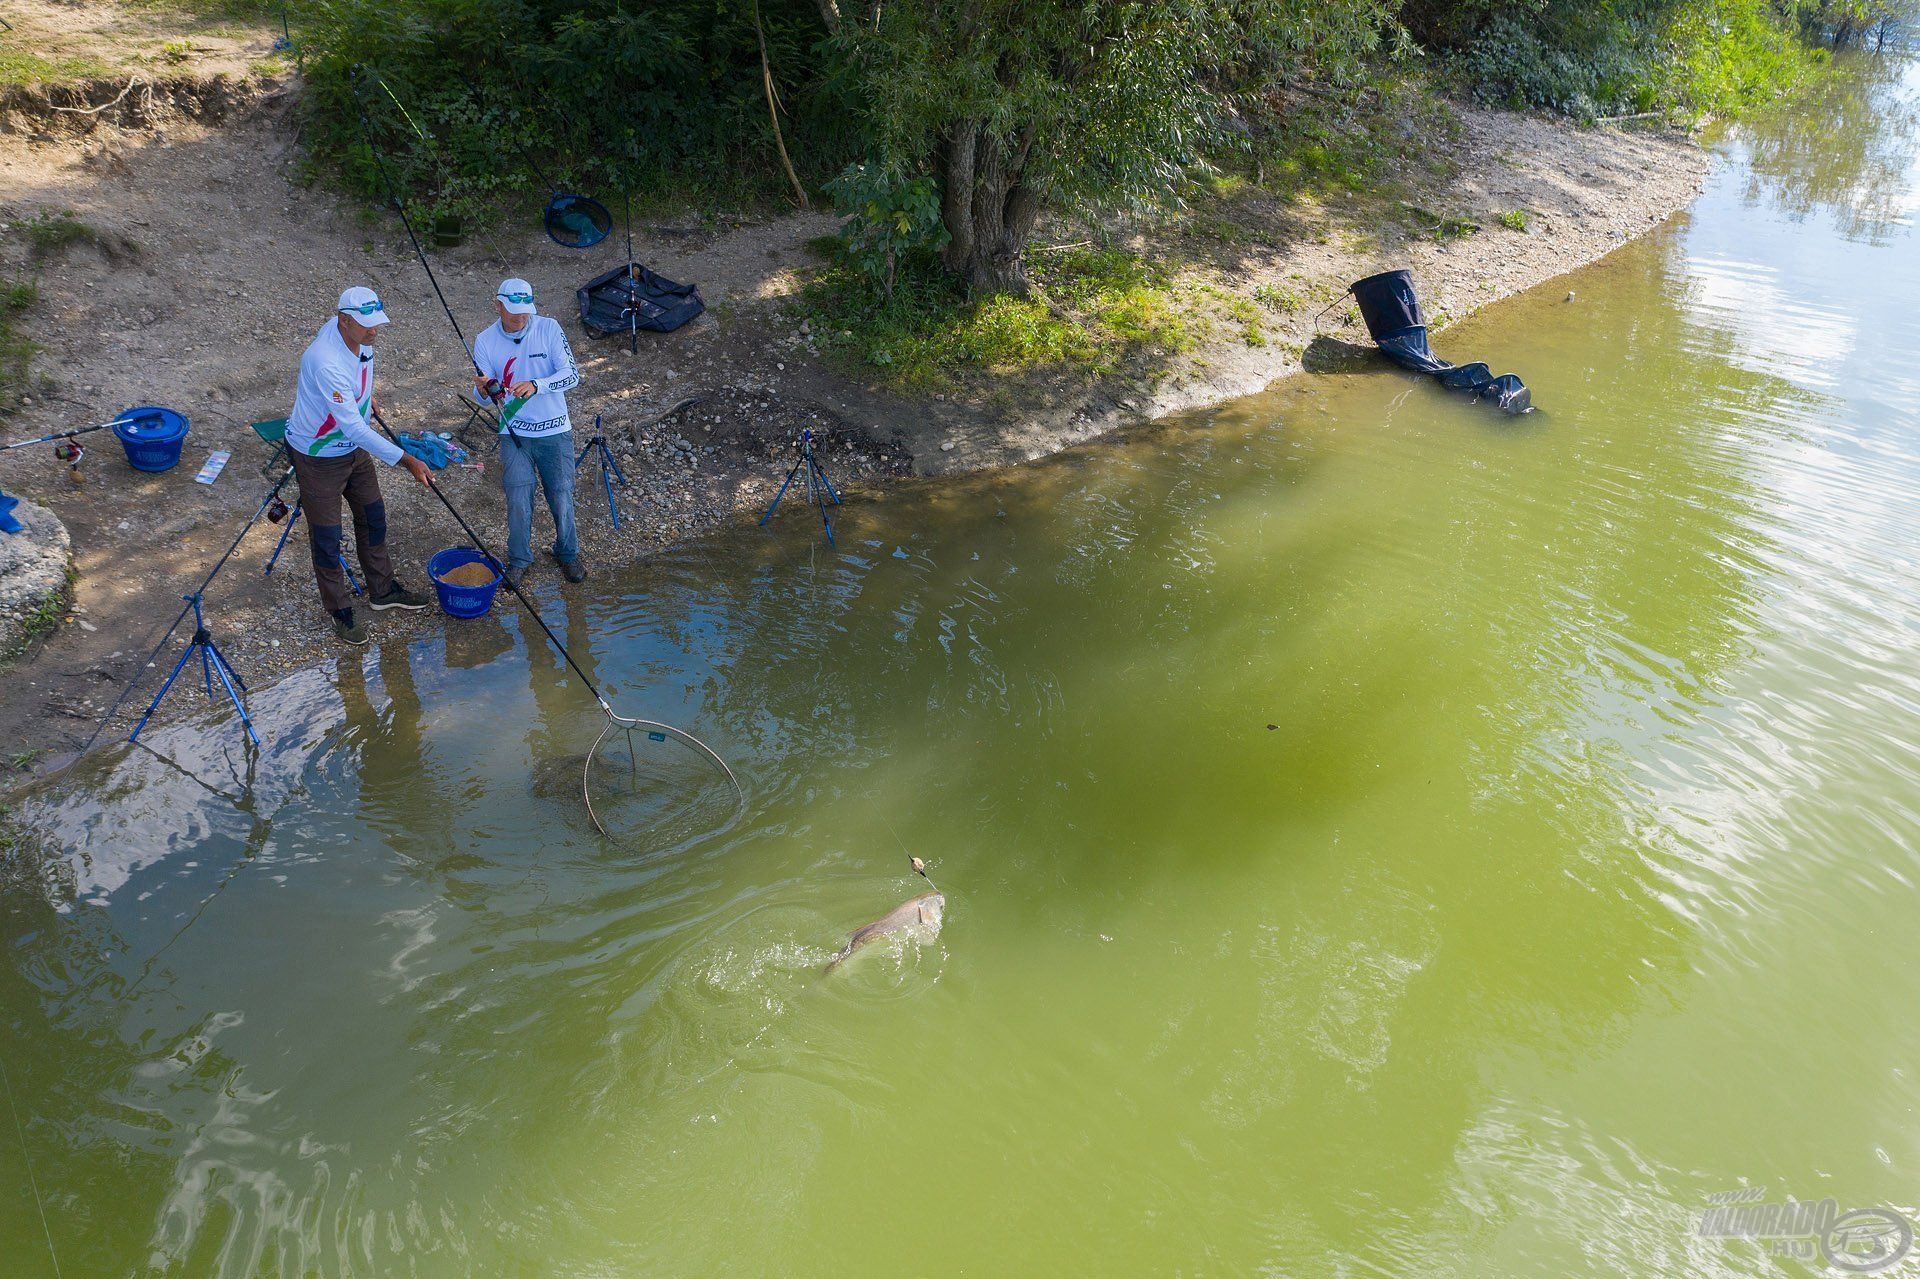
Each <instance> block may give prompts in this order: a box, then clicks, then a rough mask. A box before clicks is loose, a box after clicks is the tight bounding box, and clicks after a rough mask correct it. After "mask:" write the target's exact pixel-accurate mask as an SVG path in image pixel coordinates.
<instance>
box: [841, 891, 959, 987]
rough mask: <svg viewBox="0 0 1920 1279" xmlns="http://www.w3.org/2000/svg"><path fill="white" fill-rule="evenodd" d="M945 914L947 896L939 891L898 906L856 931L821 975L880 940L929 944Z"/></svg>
mask: <svg viewBox="0 0 1920 1279" xmlns="http://www.w3.org/2000/svg"><path fill="white" fill-rule="evenodd" d="M946 913H947V895H946V894H945V893H942V892H939V891H938V890H936V891H934V892H931V893H922V894H921V895H920V896H918V897H915V898H913V899H911V900H909V901H904V902H901V903H900V904H899V905H898V906H895V907H894V908H893V909H892V910H890V911H888V912H887V913H886V914H884V915H882V916H880V918H878V919H876V920H874V921H873V922H872V923H871V924H867V925H865V926H863V927H861V928H857V929H855V930H854V931H853V934H852V935H851V936H849V937H848V938H847V944H846V945H844V946H842V947H841V948H840V953H839V954H837V955H835V956H834V957H833V958H832V959H830V960H828V961H827V966H826V968H825V969H824V970H823V971H825V972H832V971H833V970H834V969H835V968H838V967H839V966H840V965H841V964H843V963H845V962H846V961H847V959H848V958H849V957H850V956H851V955H852V954H853V953H854V952H855V951H857V950H859V949H860V948H861V947H863V946H866V945H868V944H869V943H872V942H876V941H880V940H881V939H882V938H886V937H892V936H895V935H901V936H905V937H909V938H911V939H912V940H914V941H916V942H921V943H925V942H930V941H932V940H933V939H934V938H936V937H938V936H939V935H940V922H941V920H942V919H944V918H945V917H946Z"/></svg>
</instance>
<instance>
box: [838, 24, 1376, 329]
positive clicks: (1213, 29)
mask: <svg viewBox="0 0 1920 1279" xmlns="http://www.w3.org/2000/svg"><path fill="white" fill-rule="evenodd" d="M818 3H819V6H820V11H821V16H822V19H823V21H824V22H825V23H826V24H827V26H828V28H829V30H830V31H831V32H833V34H834V35H835V36H836V37H837V38H838V43H839V44H840V45H841V47H842V48H843V50H844V51H845V53H846V55H847V57H848V59H849V65H850V66H851V67H853V68H854V69H855V74H856V75H857V77H858V78H859V80H860V81H861V83H862V86H863V91H864V95H865V97H866V99H867V102H868V107H869V110H868V113H867V114H868V127H869V129H870V131H871V133H872V135H873V138H874V146H875V150H876V151H877V153H878V154H877V155H876V157H875V159H876V160H877V161H879V162H880V163H881V164H882V165H883V166H885V167H887V168H889V169H890V170H892V171H894V172H897V173H899V174H901V175H903V177H906V178H911V177H913V176H918V175H923V174H931V175H932V176H933V177H934V179H935V180H936V182H937V184H938V186H939V194H940V201H939V209H940V222H941V225H942V226H943V227H944V228H945V232H946V240H945V244H944V246H943V247H942V249H941V254H942V260H943V261H944V263H945V265H946V266H947V268H948V269H949V270H950V271H952V272H954V273H955V274H956V275H958V276H959V277H960V278H962V279H963V280H964V281H965V282H966V284H967V287H968V289H969V290H971V291H972V292H974V293H976V294H979V293H992V292H1013V293H1025V292H1026V291H1027V288H1028V286H1027V278H1026V260H1025V252H1026V246H1027V242H1028V239H1029V238H1030V237H1031V235H1032V234H1033V231H1034V228H1035V225H1036V224H1037V222H1038V220H1039V218H1040V216H1041V214H1042V213H1043V212H1045V211H1046V210H1048V209H1050V208H1062V209H1091V208H1114V207H1125V206H1138V205H1142V204H1146V203H1150V202H1153V201H1156V200H1160V199H1164V198H1166V197H1167V196H1168V195H1169V194H1170V193H1171V192H1172V191H1173V190H1174V189H1175V188H1176V186H1177V183H1178V180H1179V177H1180V175H1181V173H1182V171H1183V170H1185V169H1186V168H1188V167H1189V166H1191V165H1193V164H1195V163H1196V162H1198V161H1200V160H1201V159H1202V158H1203V157H1204V156H1205V154H1206V152H1207V149H1208V147H1209V145H1210V144H1211V143H1213V142H1214V141H1216V140H1218V139H1219V138H1220V137H1221V136H1224V134H1223V126H1224V125H1225V124H1226V122H1227V121H1228V119H1229V118H1230V117H1231V115H1232V112H1233V103H1234V98H1235V94H1236V92H1238V91H1240V90H1244V89H1251V88H1255V87H1264V85H1262V84H1261V82H1262V81H1263V80H1268V79H1271V78H1274V77H1279V76H1284V75H1286V74H1288V73H1289V72H1290V71H1297V70H1298V68H1299V66H1300V65H1301V64H1304V63H1308V62H1316V61H1323V60H1328V59H1340V60H1345V59H1351V58H1354V57H1357V56H1358V55H1360V54H1362V53H1364V52H1365V51H1367V50H1368V49H1370V48H1372V46H1373V44H1374V42H1375V41H1376V39H1377V38H1378V33H1379V32H1380V30H1381V28H1382V26H1383V24H1384V23H1385V22H1386V20H1387V15H1388V14H1389V12H1390V11H1391V7H1392V6H1391V4H1390V3H1389V2H1388V0H1317V2H1306V0H887V3H885V4H872V5H871V6H869V5H867V4H865V3H853V2H852V0H849V2H847V3H842V2H841V0H818Z"/></svg>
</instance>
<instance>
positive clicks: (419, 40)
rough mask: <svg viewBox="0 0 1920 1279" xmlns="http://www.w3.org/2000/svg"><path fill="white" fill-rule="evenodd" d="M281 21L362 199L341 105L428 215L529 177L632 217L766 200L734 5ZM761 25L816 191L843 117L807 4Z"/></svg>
mask: <svg viewBox="0 0 1920 1279" xmlns="http://www.w3.org/2000/svg"><path fill="white" fill-rule="evenodd" d="M293 12H294V21H295V24H296V30H295V33H294V34H295V39H296V41H297V42H298V43H299V44H300V45H301V47H303V48H304V49H305V51H306V70H307V78H308V83H309V85H310V88H311V92H310V94H309V97H308V105H309V113H308V129H309V133H310V136H311V137H312V138H313V140H314V142H315V144H316V150H317V151H318V153H319V155H320V156H321V157H322V158H323V159H324V160H326V161H329V162H333V163H337V164H339V165H340V167H341V169H342V171H343V172H344V174H345V176H346V178H347V180H348V182H349V183H350V185H352V186H353V187H354V188H356V189H358V190H359V191H361V192H363V193H365V194H368V195H371V196H376V197H377V196H383V195H384V191H383V190H382V187H381V183H380V179H379V175H378V173H377V172H376V170H375V168H374V165H373V163H372V159H371V157H370V155H369V154H368V152H367V149H366V147H365V146H364V145H363V144H362V142H361V140H360V134H359V127H358V123H357V113H356V105H355V104H356V101H359V102H363V103H364V105H365V108H366V113H367V117H368V119H369V121H370V123H371V126H372V136H373V138H374V140H375V142H376V143H377V144H378V145H379V146H380V147H381V149H382V150H383V151H384V152H385V153H386V155H387V158H388V162H389V167H390V168H391V169H392V170H393V171H394V175H395V178H396V180H397V181H398V182H399V183H400V184H401V185H402V186H403V187H404V189H405V190H406V191H407V193H408V195H409V196H410V197H411V198H412V199H414V200H416V201H418V202H420V203H421V204H423V205H424V206H427V207H428V208H430V209H431V210H432V211H434V212H445V213H457V214H460V215H462V216H466V217H470V218H479V217H482V216H484V214H485V213H487V212H488V211H489V210H491V209H493V208H495V207H496V206H497V205H498V204H499V202H500V201H501V200H502V199H503V198H506V197H508V196H514V197H518V198H520V199H522V200H529V201H530V200H531V199H532V198H533V197H536V196H537V197H538V198H539V199H544V197H545V196H546V194H547V190H546V188H545V187H543V186H542V184H541V182H540V180H539V179H538V178H537V177H536V176H535V174H534V172H533V168H534V167H535V166H537V167H538V169H540V170H541V171H542V173H543V174H544V177H545V179H546V180H547V181H549V182H552V183H554V184H555V185H557V186H559V187H561V188H563V189H569V190H575V191H584V192H587V193H589V194H597V195H599V196H600V197H601V198H602V199H603V200H606V201H607V202H608V203H609V204H610V205H613V204H616V203H617V196H618V195H619V193H622V192H627V191H631V192H632V193H633V194H634V196H635V198H636V200H637V201H638V202H639V203H640V204H641V206H642V207H643V208H663V207H666V208H686V207H690V206H691V207H701V208H710V207H714V206H733V207H740V206H756V205H768V204H772V203H773V202H775V201H777V200H779V199H780V198H781V189H782V178H781V174H780V171H779V167H778V158H777V155H776V153H775V150H774V147H773V136H772V126H771V124H770V122H769V120H768V116H767V106H766V98H765V91H764V88H763V84H762V80H761V70H760V52H759V44H758V41H757V39H756V38H755V35H754V28H753V10H752V8H751V6H750V5H748V4H745V3H735V2H733V0H651V2H650V3H646V4H640V5H635V4H621V3H618V2H616V0H598V2H597V3H588V4H567V3H559V2H557V0H330V2H328V3H322V4H315V5H300V6H295V8H294V10H293ZM761 19H762V22H763V24H764V26H765V29H766V35H767V44H768V52H769V59H770V62H771V65H772V68H773V73H774V77H775V81H776V85H777V87H778V91H779V93H780V96H781V101H782V106H783V107H784V108H785V110H786V113H787V114H786V116H785V119H784V127H785V128H786V130H787V140H788V145H789V148H790V149H791V150H792V151H793V153H794V163H795V165H796V167H797V168H798V169H799V170H800V173H801V176H802V178H803V179H804V180H806V181H808V182H809V184H813V185H817V184H818V183H819V182H821V181H824V180H825V179H826V178H827V177H829V176H831V175H832V174H833V173H836V172H838V171H839V170H840V169H841V168H842V167H843V166H844V165H845V164H846V163H847V162H848V161H849V160H851V159H853V158H854V157H855V155H856V154H858V152H859V150H860V142H861V137H860V134H859V130H858V128H857V123H856V119H857V118H856V115H855V113H854V112H853V111H852V110H851V109H850V107H849V104H848V102H847V100H846V96H845V93H844V91H843V83H844V82H843V80H842V78H841V76H840V75H839V74H838V73H837V72H836V71H835V70H834V68H833V67H832V66H831V65H830V62H829V52H828V50H827V49H826V47H825V45H824V34H825V33H824V30H823V29H822V27H821V24H820V17H819V13H818V11H817V10H816V9H815V8H814V6H813V5H812V4H811V3H810V0H763V2H762V5H761ZM361 68H365V70H364V71H362V70H360V69H361ZM516 147H521V148H524V149H525V150H526V151H527V152H528V153H529V154H530V155H531V156H532V157H533V161H534V164H533V165H529V163H528V162H527V160H525V159H523V158H522V156H521V154H520V151H519V150H518V149H516Z"/></svg>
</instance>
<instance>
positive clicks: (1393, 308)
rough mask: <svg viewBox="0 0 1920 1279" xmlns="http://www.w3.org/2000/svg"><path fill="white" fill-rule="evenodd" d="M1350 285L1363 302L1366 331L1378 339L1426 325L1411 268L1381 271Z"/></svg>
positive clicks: (1354, 296)
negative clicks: (1415, 290) (1414, 289)
mask: <svg viewBox="0 0 1920 1279" xmlns="http://www.w3.org/2000/svg"><path fill="white" fill-rule="evenodd" d="M1347 287H1348V289H1349V290H1351V292H1352V293H1353V299H1354V301H1356V302H1358V303H1359V304H1360V318H1361V319H1363V320H1365V321H1366V322H1367V334H1368V336H1370V337H1372V338H1373V340H1374V341H1375V342H1380V341H1383V340H1385V339H1387V338H1391V337H1398V336H1400V335H1401V334H1402V333H1405V332H1407V331H1408V330H1409V329H1423V328H1425V327H1426V326H1427V320H1426V317H1425V316H1423V315H1421V314H1420V299H1419V298H1418V297H1417V296H1416V295H1415V294H1414V291H1413V272H1411V271H1405V270H1401V271H1382V272H1381V273H1380V274H1379V275H1370V276H1368V277H1367V278H1366V279H1364V280H1355V281H1354V282H1353V283H1352V284H1350V285H1348V286H1347Z"/></svg>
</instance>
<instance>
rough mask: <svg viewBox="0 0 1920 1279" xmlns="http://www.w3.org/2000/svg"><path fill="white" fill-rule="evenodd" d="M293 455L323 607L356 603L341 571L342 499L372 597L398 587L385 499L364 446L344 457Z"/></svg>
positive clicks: (329, 609)
mask: <svg viewBox="0 0 1920 1279" xmlns="http://www.w3.org/2000/svg"><path fill="white" fill-rule="evenodd" d="M289 456H290V457H292V458H293V478H294V479H295V480H297V481H298V482H299V484H300V509H301V510H302V511H304V512H305V513H306V517H307V541H308V542H309V543H310V544H311V545H312V547H313V579H314V581H315V583H317V584H318V585H319V587H320V605H321V607H322V608H324V609H326V610H327V612H329V613H338V612H339V611H340V610H341V609H345V608H352V607H353V596H352V594H351V593H350V592H349V591H348V588H347V575H346V574H345V573H343V572H341V570H340V543H341V538H340V499H341V498H343V497H344V498H346V499H347V507H348V509H350V510H351V511H352V512H353V545H354V549H355V550H357V551H358V552H359V554H360V570H361V572H363V573H365V574H366V575H367V598H369V599H379V598H380V597H381V596H382V595H385V594H386V593H387V592H388V591H390V590H392V589H393V557H392V556H391V555H389V554H387V504H386V502H385V501H383V500H382V499H381V497H380V473H379V472H378V471H377V470H376V469H375V468H374V462H373V458H372V456H371V455H370V454H368V452H367V451H366V450H365V449H355V450H354V451H353V452H351V453H349V454H347V455H346V456H345V457H302V456H301V455H300V454H298V453H291V452H290V453H289Z"/></svg>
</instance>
